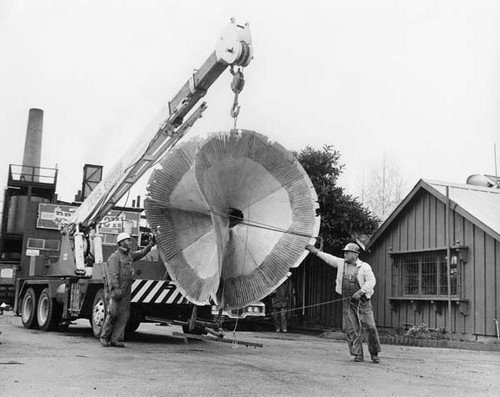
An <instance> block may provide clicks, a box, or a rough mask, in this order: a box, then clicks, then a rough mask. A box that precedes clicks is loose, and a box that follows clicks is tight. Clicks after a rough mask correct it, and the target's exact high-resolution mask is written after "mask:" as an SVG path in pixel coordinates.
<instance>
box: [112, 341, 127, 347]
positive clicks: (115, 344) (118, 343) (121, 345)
mask: <svg viewBox="0 0 500 397" xmlns="http://www.w3.org/2000/svg"><path fill="white" fill-rule="evenodd" d="M109 345H110V346H113V347H125V345H124V344H123V343H121V342H109Z"/></svg>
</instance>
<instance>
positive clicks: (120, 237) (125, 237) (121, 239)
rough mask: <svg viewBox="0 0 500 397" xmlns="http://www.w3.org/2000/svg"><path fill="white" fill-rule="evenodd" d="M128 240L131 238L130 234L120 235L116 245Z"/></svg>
mask: <svg viewBox="0 0 500 397" xmlns="http://www.w3.org/2000/svg"><path fill="white" fill-rule="evenodd" d="M128 238H131V237H130V234H128V233H120V234H119V235H118V237H117V238H116V244H118V243H119V242H120V241H123V240H126V239H128Z"/></svg>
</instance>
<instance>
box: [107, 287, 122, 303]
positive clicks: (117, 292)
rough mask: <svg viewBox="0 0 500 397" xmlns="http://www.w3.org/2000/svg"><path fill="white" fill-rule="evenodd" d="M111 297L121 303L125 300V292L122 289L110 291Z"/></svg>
mask: <svg viewBox="0 0 500 397" xmlns="http://www.w3.org/2000/svg"><path fill="white" fill-rule="evenodd" d="M109 297H110V298H111V299H113V300H115V301H117V302H120V301H121V300H122V298H123V292H122V290H121V289H120V288H115V289H114V290H112V291H110V293H109Z"/></svg>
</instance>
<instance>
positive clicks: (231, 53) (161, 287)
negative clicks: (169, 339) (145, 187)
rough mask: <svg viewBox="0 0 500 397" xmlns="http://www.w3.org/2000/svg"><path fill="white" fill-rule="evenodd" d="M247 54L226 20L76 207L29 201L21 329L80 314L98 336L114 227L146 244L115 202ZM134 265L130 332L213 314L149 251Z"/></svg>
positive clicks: (192, 326) (20, 285)
mask: <svg viewBox="0 0 500 397" xmlns="http://www.w3.org/2000/svg"><path fill="white" fill-rule="evenodd" d="M252 57H253V56H252V42H251V36H250V31H249V26H248V23H247V24H245V25H238V24H237V23H236V22H235V21H234V19H232V20H231V23H230V24H229V25H228V26H227V28H226V29H225V30H224V31H223V33H222V35H221V37H220V39H219V40H218V41H217V44H216V48H215V51H213V52H212V53H211V54H210V56H209V57H208V58H207V59H206V61H205V62H204V63H203V64H202V65H201V67H200V68H199V69H197V70H195V71H194V73H193V74H192V75H191V77H190V78H189V80H188V81H187V82H186V83H185V84H184V85H183V86H182V88H181V89H180V90H179V91H178V92H177V94H176V95H175V96H174V97H173V98H172V99H171V100H170V102H169V103H168V106H165V107H164V108H163V109H162V110H161V111H160V113H159V115H158V116H157V117H156V118H155V119H154V120H153V121H152V122H151V123H150V124H149V126H148V127H147V128H146V129H145V130H144V132H143V133H142V134H141V135H140V136H139V137H138V138H137V140H136V141H135V142H134V143H133V144H132V145H131V147H130V149H129V150H128V151H127V152H125V153H124V155H123V156H122V158H121V159H119V160H118V162H117V163H116V164H115V165H114V167H113V168H112V169H111V170H110V171H109V172H108V174H107V175H106V176H105V178H104V179H103V180H102V181H101V182H100V183H99V184H98V185H97V186H96V187H95V188H94V189H93V191H92V192H91V193H90V195H89V196H88V197H87V198H86V199H85V200H84V201H83V202H82V203H81V205H80V206H78V207H71V206H62V205H60V204H57V203H47V202H37V201H32V202H31V203H30V208H29V211H28V212H29V213H30V214H32V216H31V224H30V225H28V227H27V228H26V236H25V238H24V242H23V250H24V251H25V252H23V257H24V258H27V259H26V260H27V261H29V264H26V265H27V267H29V272H28V274H27V275H25V276H23V277H19V278H17V279H16V280H15V302H14V310H15V312H16V313H17V314H20V315H21V319H22V323H23V326H24V327H25V328H38V329H41V330H43V331H48V330H52V329H56V328H58V327H64V326H67V325H68V324H70V323H71V321H73V320H75V319H79V318H87V319H89V320H90V323H91V326H92V330H93V333H94V335H95V336H96V337H98V336H99V335H100V333H101V328H102V326H103V322H104V318H105V313H106V302H105V299H104V292H103V272H102V267H103V263H104V261H105V259H106V258H107V257H108V256H109V255H110V254H111V253H112V251H113V250H114V249H115V248H116V234H117V233H118V232H121V231H126V232H129V233H130V234H132V235H133V236H135V237H136V238H137V242H138V245H145V244H147V242H144V237H147V236H148V235H147V234H144V233H142V234H141V214H140V212H137V211H136V210H133V209H128V210H127V209H123V208H122V209H119V208H118V209H117V205H118V202H119V200H120V199H122V198H123V197H124V195H125V194H126V193H127V192H128V191H129V189H130V188H131V186H132V185H133V184H134V183H135V182H136V181H137V180H139V178H141V176H143V175H144V173H145V172H146V171H148V170H149V169H150V168H151V167H153V166H154V165H155V164H156V163H157V162H158V161H159V159H161V157H162V156H164V155H165V154H166V153H167V152H168V151H169V150H170V149H171V148H172V147H174V145H175V144H176V143H177V142H178V141H179V140H180V139H181V138H183V137H184V136H185V135H186V133H187V132H188V131H189V130H190V128H191V127H192V126H193V124H194V123H195V122H196V121H197V120H198V119H199V118H200V117H201V116H202V114H203V112H204V111H205V110H206V107H207V105H206V102H202V103H201V104H200V105H199V106H198V107H197V108H196V109H194V108H195V106H196V105H197V103H198V102H199V101H200V100H201V98H203V97H204V95H205V94H206V93H207V90H208V89H209V88H210V86H211V85H212V84H213V83H214V82H215V81H216V80H217V79H218V78H219V76H221V75H222V73H223V72H224V71H225V70H226V69H227V68H228V67H230V68H231V71H232V72H233V68H234V67H236V68H238V73H235V72H233V75H238V77H239V78H240V79H241V76H242V72H241V71H242V69H243V68H244V67H246V66H248V64H249V63H250V61H251V60H252ZM234 110H235V109H233V111H234ZM25 179H26V178H24V180H25ZM14 182H15V181H14ZM28 223H30V222H28ZM47 225H48V226H47ZM54 225H57V227H54ZM55 229H60V230H55ZM113 239H114V240H113ZM134 268H135V272H136V280H135V282H134V284H133V286H132V301H131V315H130V320H129V323H128V324H127V329H126V330H127V331H129V332H130V331H134V330H135V329H137V327H138V326H139V324H140V323H141V322H143V321H159V319H168V320H173V321H179V324H181V325H183V328H184V330H185V332H188V331H191V332H195V331H196V330H197V329H198V330H199V328H200V324H201V326H203V325H204V322H203V319H204V318H207V319H212V318H213V308H212V307H210V306H204V307H199V308H197V307H196V306H194V305H192V304H191V303H190V302H189V301H187V300H186V298H185V297H184V296H182V294H181V293H180V291H179V290H178V289H177V288H176V285H175V282H173V281H172V280H171V279H170V278H169V276H168V274H167V272H166V269H165V266H164V265H163V263H162V261H161V258H160V257H159V255H157V253H156V254H155V252H154V250H153V251H152V254H150V255H148V256H147V257H145V258H143V259H142V260H140V261H138V262H135V263H134ZM264 310H265V308H264V305H263V304H262V303H256V304H255V305H250V306H248V307H247V308H245V309H243V310H242V309H239V310H238V311H237V312H235V313H232V314H233V315H234V316H240V317H242V316H247V315H251V316H264ZM193 313H196V316H197V319H195V318H194V315H193ZM228 314H229V315H230V316H231V313H228ZM200 319H201V320H200ZM205 329H206V328H205Z"/></svg>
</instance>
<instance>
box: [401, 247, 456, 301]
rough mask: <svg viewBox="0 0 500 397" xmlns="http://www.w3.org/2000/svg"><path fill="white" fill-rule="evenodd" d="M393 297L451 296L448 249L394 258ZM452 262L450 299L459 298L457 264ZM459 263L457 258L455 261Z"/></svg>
mask: <svg viewBox="0 0 500 397" xmlns="http://www.w3.org/2000/svg"><path fill="white" fill-rule="evenodd" d="M392 259H393V273H392V274H393V283H392V286H393V291H392V292H393V296H400V297H444V296H448V276H447V263H446V249H440V250H435V251H422V252H407V253H405V252H403V253H394V254H392ZM453 259H454V258H453V257H452V261H451V296H455V297H457V296H458V293H459V284H458V280H459V274H458V271H459V269H458V261H457V260H453ZM455 259H456V257H455Z"/></svg>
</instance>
